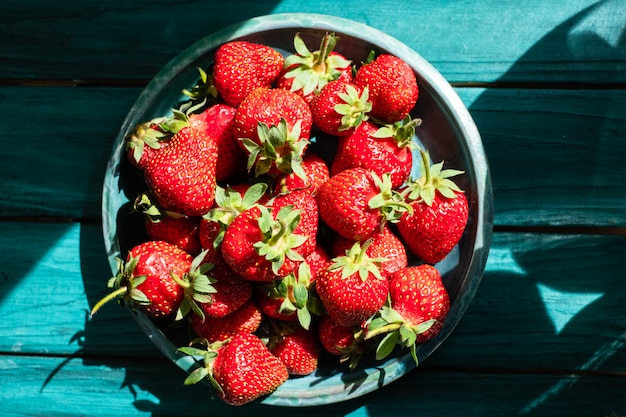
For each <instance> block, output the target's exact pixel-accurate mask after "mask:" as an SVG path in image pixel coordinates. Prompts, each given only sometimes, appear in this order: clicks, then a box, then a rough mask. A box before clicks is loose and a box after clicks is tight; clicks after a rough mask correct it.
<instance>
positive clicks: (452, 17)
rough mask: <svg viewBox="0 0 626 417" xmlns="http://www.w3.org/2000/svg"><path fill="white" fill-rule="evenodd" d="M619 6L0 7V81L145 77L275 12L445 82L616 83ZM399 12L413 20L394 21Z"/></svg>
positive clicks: (286, 1)
mask: <svg viewBox="0 0 626 417" xmlns="http://www.w3.org/2000/svg"><path fill="white" fill-rule="evenodd" d="M623 9H624V4H623V1H622V0H605V1H601V2H598V1H596V0H572V1H568V2H562V1H560V0H547V1H542V2H541V3H540V4H537V3H536V2H517V3H516V4H514V5H511V4H509V3H507V2H501V1H495V0H489V1H481V2H479V3H476V2H471V1H458V2H441V1H421V2H419V4H415V5H413V4H412V3H411V2H406V1H403V0H392V1H385V2H379V3H377V4H376V7H372V8H365V7H364V8H358V9H355V8H348V7H345V3H344V2H342V1H338V0H324V1H320V2H304V1H300V0H283V1H277V0H272V1H264V2H258V1H251V0H245V1H237V2H223V3H220V4H219V12H217V11H218V10H217V9H216V4H215V3H214V2H206V1H199V0H195V1H188V2H184V3H180V2H175V1H172V0H159V1H145V0H144V1H136V2H132V4H129V3H128V2H122V1H115V2H107V3H106V4H102V3H100V2H87V3H85V2H81V3H74V4H67V5H64V7H58V5H57V4H55V3H50V2H44V1H34V0H30V1H23V0H7V1H4V2H3V15H2V17H1V18H0V22H1V25H0V26H1V27H2V30H1V31H0V45H2V48H0V62H2V66H1V67H0V79H17V80H36V79H41V78H43V79H60V80H68V81H71V80H85V79H105V80H111V82H115V81H118V80H135V81H137V80H142V81H143V80H147V79H150V78H152V76H153V75H154V74H156V72H157V71H158V70H159V69H160V68H161V67H162V66H163V65H164V64H165V63H167V62H168V61H169V60H170V59H172V58H173V57H175V56H176V55H177V54H178V53H179V52H180V51H181V50H183V49H184V48H186V47H187V46H189V45H190V44H192V43H193V42H195V41H196V40H199V39H200V38H202V37H204V36H206V35H208V34H210V33H213V32H214V31H216V30H219V29H222V28H224V27H226V26H228V25H231V24H235V23H237V22H240V21H242V20H244V19H247V18H250V17H254V16H258V15H263V14H269V13H278V12H312V13H327V14H332V15H337V16H340V17H345V18H351V19H354V20H357V21H360V22H363V23H366V24H369V25H371V26H373V27H375V28H377V29H380V30H383V31H385V32H387V33H389V34H390V35H392V36H394V37H396V38H398V39H399V40H401V41H403V42H405V43H406V44H408V45H409V46H411V47H412V48H413V49H415V50H416V51H418V52H419V53H420V54H422V55H423V56H424V57H425V58H426V59H428V60H429V61H431V62H432V63H433V65H435V66H436V67H437V68H438V69H439V70H440V71H441V72H442V73H443V74H444V75H445V76H446V77H447V78H448V79H449V80H451V81H454V82H468V81H471V82H493V81H505V82H549V83H563V82H583V83H592V84H595V83H624V82H625V81H626V71H625V69H626V54H624V48H625V44H624V38H623V36H621V33H622V31H623V27H624V26H623V25H624V22H623V18H622V16H623ZM407 12H410V14H411V15H412V16H414V18H401V17H400V16H402V14H403V13H404V14H406V13H407Z"/></svg>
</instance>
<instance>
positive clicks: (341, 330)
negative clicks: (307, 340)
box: [318, 315, 355, 356]
mask: <svg viewBox="0 0 626 417" xmlns="http://www.w3.org/2000/svg"><path fill="white" fill-rule="evenodd" d="M318 334H319V339H320V342H321V343H322V346H323V347H324V349H325V350H326V351H327V352H328V353H330V354H331V355H335V356H341V355H343V354H344V353H345V352H346V350H347V349H349V348H350V347H351V346H353V344H354V343H355V338H354V329H353V327H352V326H340V325H339V324H337V322H336V321H335V320H334V319H333V318H332V317H331V316H329V315H325V316H322V317H320V320H319V327H318Z"/></svg>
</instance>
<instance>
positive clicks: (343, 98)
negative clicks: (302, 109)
mask: <svg viewBox="0 0 626 417" xmlns="http://www.w3.org/2000/svg"><path fill="white" fill-rule="evenodd" d="M309 106H310V107H311V113H312V115H313V124H314V125H315V126H316V127H317V128H318V129H319V130H321V131H322V132H324V133H326V134H329V135H333V136H346V135H350V134H352V133H353V132H354V130H355V129H356V128H357V127H358V126H359V125H360V124H361V123H362V122H363V121H365V120H367V119H368V118H369V112H370V110H371V108H372V105H371V103H370V102H369V96H368V89H367V88H361V87H358V86H356V85H355V84H353V83H352V82H349V81H346V80H343V79H338V80H335V81H331V82H329V83H327V84H326V85H325V86H324V87H323V88H322V89H321V90H320V92H319V94H317V95H316V96H315V97H314V98H313V99H312V100H311V102H310V103H309Z"/></svg>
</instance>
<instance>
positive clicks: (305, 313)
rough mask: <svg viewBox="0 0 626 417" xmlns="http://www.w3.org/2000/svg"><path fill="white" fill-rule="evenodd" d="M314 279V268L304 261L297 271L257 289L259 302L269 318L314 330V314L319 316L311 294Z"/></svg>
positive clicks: (315, 302)
mask: <svg viewBox="0 0 626 417" xmlns="http://www.w3.org/2000/svg"><path fill="white" fill-rule="evenodd" d="M313 283H314V280H313V279H312V278H311V269H310V267H309V265H308V264H307V263H306V262H302V263H301V264H300V265H299V266H298V269H297V270H296V271H293V272H292V273H290V274H289V275H287V276H286V277H283V278H280V279H277V280H275V281H274V282H273V283H271V284H266V285H259V286H257V294H258V296H257V300H258V302H259V305H260V307H261V310H263V312H264V313H265V315H267V316H268V317H271V318H274V319H277V320H281V321H298V323H299V324H300V326H301V327H302V328H304V329H307V330H308V329H310V327H311V311H310V310H312V311H313V312H314V313H320V311H319V308H318V307H317V300H316V299H314V298H313V297H314V295H312V294H311V289H312V288H313V287H314V286H313Z"/></svg>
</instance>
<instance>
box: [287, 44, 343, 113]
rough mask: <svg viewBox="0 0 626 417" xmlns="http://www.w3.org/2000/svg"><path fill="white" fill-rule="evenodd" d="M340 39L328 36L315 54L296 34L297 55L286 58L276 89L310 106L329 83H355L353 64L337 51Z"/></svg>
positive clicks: (295, 47) (295, 46)
mask: <svg viewBox="0 0 626 417" xmlns="http://www.w3.org/2000/svg"><path fill="white" fill-rule="evenodd" d="M338 40H339V38H338V37H337V36H335V34H334V33H327V34H326V35H325V36H324V37H323V38H322V41H321V43H320V48H319V50H317V51H314V52H311V51H309V49H308V48H307V46H306V44H305V43H304V41H303V40H302V38H301V37H300V35H299V34H296V35H295V36H294V40H293V46H294V49H295V51H296V53H295V54H293V55H290V56H288V57H287V58H286V59H285V64H284V70H283V72H282V73H281V75H280V76H279V77H278V80H277V81H276V86H277V87H279V88H285V89H287V90H291V91H293V92H295V93H297V94H299V95H301V96H302V97H303V98H304V99H305V100H306V102H307V103H309V102H310V101H311V100H312V99H313V97H314V96H315V94H317V93H318V92H319V90H320V89H321V88H322V87H324V86H325V85H326V84H327V83H328V82H329V81H334V80H336V79H338V78H341V79H345V80H346V81H352V67H351V63H352V62H351V61H350V60H348V59H346V58H345V57H344V56H343V55H341V54H339V53H337V52H334V51H333V49H334V48H335V45H337V41H338Z"/></svg>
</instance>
